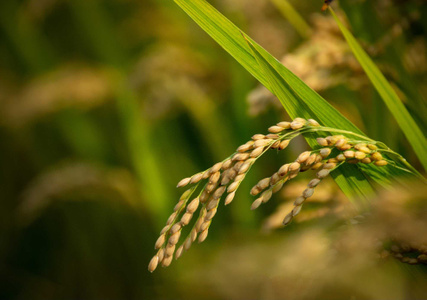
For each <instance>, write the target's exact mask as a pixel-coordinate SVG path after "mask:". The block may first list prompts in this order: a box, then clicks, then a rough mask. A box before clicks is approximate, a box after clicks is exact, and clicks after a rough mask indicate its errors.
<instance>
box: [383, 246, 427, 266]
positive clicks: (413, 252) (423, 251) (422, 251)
mask: <svg viewBox="0 0 427 300" xmlns="http://www.w3.org/2000/svg"><path fill="white" fill-rule="evenodd" d="M390 255H391V256H393V257H394V258H396V259H398V260H400V261H401V262H403V263H407V264H411V265H415V264H427V245H425V244H424V245H415V244H414V245H410V244H407V243H394V244H393V245H392V246H391V247H390V250H389V251H387V250H385V251H383V253H382V254H381V256H382V257H387V256H390Z"/></svg>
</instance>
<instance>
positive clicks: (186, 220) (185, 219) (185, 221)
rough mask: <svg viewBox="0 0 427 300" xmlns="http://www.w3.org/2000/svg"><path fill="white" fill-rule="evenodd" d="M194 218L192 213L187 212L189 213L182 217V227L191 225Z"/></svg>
mask: <svg viewBox="0 0 427 300" xmlns="http://www.w3.org/2000/svg"><path fill="white" fill-rule="evenodd" d="M192 217H193V214H192V213H188V212H187V213H185V214H183V215H182V217H181V221H180V222H181V225H182V226H185V225H188V224H189V223H190V221H191V218H192Z"/></svg>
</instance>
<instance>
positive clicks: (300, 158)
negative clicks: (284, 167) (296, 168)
mask: <svg viewBox="0 0 427 300" xmlns="http://www.w3.org/2000/svg"><path fill="white" fill-rule="evenodd" d="M310 155H311V152H310V151H304V152H303V153H301V154H300V155H299V156H298V158H297V159H296V161H297V162H299V163H300V164H302V163H304V162H306V161H307V159H308V158H309V157H310Z"/></svg>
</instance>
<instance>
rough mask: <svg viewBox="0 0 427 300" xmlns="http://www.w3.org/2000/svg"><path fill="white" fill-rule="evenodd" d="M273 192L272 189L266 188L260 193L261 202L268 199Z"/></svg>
mask: <svg viewBox="0 0 427 300" xmlns="http://www.w3.org/2000/svg"><path fill="white" fill-rule="evenodd" d="M272 194H273V192H272V190H266V191H265V192H264V193H262V194H261V198H262V202H263V203H266V202H268V200H270V198H271V195H272Z"/></svg>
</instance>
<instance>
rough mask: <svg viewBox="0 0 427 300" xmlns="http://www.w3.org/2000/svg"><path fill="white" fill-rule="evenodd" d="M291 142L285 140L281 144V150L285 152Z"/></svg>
mask: <svg viewBox="0 0 427 300" xmlns="http://www.w3.org/2000/svg"><path fill="white" fill-rule="evenodd" d="M289 142H290V140H283V141H281V142H280V145H279V150H283V149H285V148H286V147H288V145H289Z"/></svg>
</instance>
